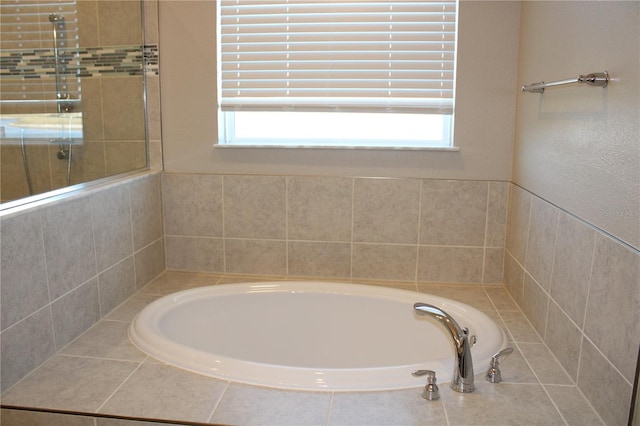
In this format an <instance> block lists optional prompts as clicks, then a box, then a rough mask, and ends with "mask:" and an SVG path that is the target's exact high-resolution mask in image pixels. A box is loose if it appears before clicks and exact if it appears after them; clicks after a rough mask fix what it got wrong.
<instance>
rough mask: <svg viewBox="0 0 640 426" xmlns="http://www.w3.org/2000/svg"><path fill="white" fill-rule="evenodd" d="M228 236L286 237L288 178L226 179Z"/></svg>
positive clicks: (234, 177)
mask: <svg viewBox="0 0 640 426" xmlns="http://www.w3.org/2000/svg"><path fill="white" fill-rule="evenodd" d="M223 182H224V235H225V237H230V238H272V239H284V238H286V178H285V177H284V176H224V180H223Z"/></svg>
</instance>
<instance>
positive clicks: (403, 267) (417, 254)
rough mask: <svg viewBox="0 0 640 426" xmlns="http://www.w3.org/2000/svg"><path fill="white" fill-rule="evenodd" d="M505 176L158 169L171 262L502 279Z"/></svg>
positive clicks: (256, 270)
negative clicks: (434, 177) (466, 177)
mask: <svg viewBox="0 0 640 426" xmlns="http://www.w3.org/2000/svg"><path fill="white" fill-rule="evenodd" d="M507 199H508V183H506V182H489V181H454V180H451V181H447V180H420V179H382V178H349V177H335V176H334V177H323V176H258V175H214V174H172V173H166V174H164V175H163V203H164V217H165V238H166V256H167V258H166V261H167V267H168V268H169V269H175V270H189V271H202V272H227V273H240V274H260V275H274V276H316V277H331V278H360V279H374V280H375V279H380V280H399V281H434V282H463V283H502V277H503V257H504V239H505V233H506V218H507Z"/></svg>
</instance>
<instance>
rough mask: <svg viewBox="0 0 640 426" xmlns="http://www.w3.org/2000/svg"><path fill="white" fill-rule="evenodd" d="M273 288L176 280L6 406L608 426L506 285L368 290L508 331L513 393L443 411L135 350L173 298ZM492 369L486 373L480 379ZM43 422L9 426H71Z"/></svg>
mask: <svg viewBox="0 0 640 426" xmlns="http://www.w3.org/2000/svg"><path fill="white" fill-rule="evenodd" d="M273 279H274V278H260V277H258V278H257V277H241V276H231V275H214V274H202V273H186V272H172V271H166V272H164V273H163V274H162V275H160V276H159V277H158V278H157V279H155V280H154V281H152V282H151V283H149V284H148V285H147V286H146V287H144V288H143V289H142V290H141V291H139V292H138V293H136V294H135V295H133V296H132V297H131V298H129V299H128V300H127V301H125V302H124V303H123V304H122V305H120V306H119V307H118V308H116V309H115V310H114V311H113V312H111V313H110V314H109V315H107V316H106V317H105V318H104V319H103V320H101V321H100V322H98V323H97V324H95V325H94V326H93V327H92V328H91V329H89V330H88V331H87V332H86V333H84V334H83V335H82V336H80V337H78V338H77V339H76V340H75V341H73V342H71V343H70V344H69V345H67V346H66V347H65V348H64V349H62V350H61V351H60V352H59V353H57V354H56V355H55V356H53V357H52V358H51V359H49V360H48V361H47V362H46V363H44V364H43V365H42V366H40V367H39V368H38V369H36V370H35V371H33V372H32V373H31V374H30V375H28V376H27V377H25V378H24V379H23V380H22V381H20V382H19V383H17V384H16V385H15V386H13V387H12V388H11V389H9V390H8V391H7V392H5V393H4V394H3V395H2V404H3V405H4V406H5V407H10V406H19V407H31V408H37V409H48V410H60V411H62V412H67V411H68V412H75V413H84V414H98V415H106V416H125V417H130V418H134V419H138V420H145V419H146V420H148V421H153V420H155V421H158V420H163V421H172V422H175V423H180V424H188V423H191V424H197V423H199V424H202V423H214V424H227V425H414V424H415V425H442V426H454V425H461V426H462V425H491V426H497V425H535V424H540V425H581V426H587V425H602V424H604V423H603V422H602V420H601V419H600V417H599V416H598V415H597V414H596V413H595V411H594V410H593V408H592V407H591V406H590V404H589V403H588V402H587V401H586V399H585V398H584V396H583V395H582V393H581V392H580V391H579V390H578V389H577V388H576V386H575V384H574V383H573V381H572V380H571V378H570V377H569V376H568V375H567V373H566V372H565V371H564V370H563V368H562V367H561V366H560V364H559V363H558V361H557V360H556V359H555V358H554V356H553V355H552V354H551V353H550V352H549V350H548V349H547V347H546V346H545V345H544V343H543V342H542V340H541V339H540V337H539V336H538V334H537V333H536V332H535V330H534V329H533V327H532V326H531V324H530V323H529V322H528V321H527V319H526V318H525V317H524V315H523V314H522V312H521V311H520V309H519V308H518V306H517V305H516V304H515V303H514V301H513V300H512V299H511V296H510V295H509V294H508V292H507V291H506V290H505V289H504V288H503V287H502V286H482V285H456V284H448V285H445V284H442V285H440V284H422V283H417V284H416V283H392V282H375V283H374V282H365V283H367V284H375V285H386V286H391V287H397V288H402V289H408V290H414V291H419V292H426V293H431V294H435V295H438V296H444V297H448V298H451V299H455V300H459V301H462V302H464V303H467V304H470V305H472V306H474V307H476V308H478V309H480V310H482V311H484V312H486V313H487V314H488V315H489V316H491V317H492V318H494V319H495V320H496V321H497V322H498V323H499V324H500V325H501V326H502V327H503V329H504V330H505V331H506V332H507V335H508V336H509V340H510V341H511V343H512V346H513V347H514V349H515V351H514V353H513V354H512V355H510V356H509V357H507V358H506V359H505V360H504V361H503V363H502V376H503V380H504V381H503V383H500V384H495V385H492V384H489V383H487V382H485V381H484V380H482V378H481V376H478V377H477V380H476V384H477V389H476V391H475V392H474V393H471V394H458V393H455V392H453V391H451V390H450V389H449V388H448V386H446V385H443V386H441V392H440V393H441V399H440V400H439V401H431V402H428V401H425V400H424V399H422V398H421V396H420V389H406V390H395V391H382V392H306V391H305V392H302V391H291V390H281V389H272V388H265V387H257V386H250V385H245V384H239V383H233V382H229V381H225V380H218V379H214V378H209V377H204V376H200V375H197V374H193V373H190V372H187V371H184V370H181V369H178V368H175V367H171V366H168V365H166V364H163V363H161V362H159V361H157V360H155V359H153V358H151V357H149V356H147V355H145V354H143V353H142V352H140V351H139V350H137V349H136V348H135V347H133V346H132V345H131V343H130V342H129V340H128V337H127V328H128V326H129V323H130V322H131V321H132V320H133V318H134V317H135V315H136V313H137V312H138V311H139V310H140V309H142V308H143V307H144V306H146V305H147V304H148V303H150V302H151V301H153V300H155V299H157V298H159V297H161V296H163V295H166V294H169V293H172V292H175V291H179V290H184V289H188V288H193V287H198V286H203V285H212V284H223V283H233V282H246V281H257V280H273ZM276 279H282V278H278V277H276ZM353 282H356V280H353ZM358 282H362V281H358ZM484 368H485V367H484V366H476V372H479V371H481V370H483V369H484ZM20 416H22V417H20ZM25 416H26V417H25ZM42 416H46V413H35V412H24V411H13V410H3V419H4V420H5V421H8V422H9V423H5V422H4V421H3V422H2V424H3V425H5V424H30V425H34V424H47V425H48V424H55V422H56V421H58V420H60V418H62V420H60V421H61V423H60V424H66V423H65V420H64V418H63V417H60V416H61V414H56V415H51V414H50V415H49V416H54V417H55V416H58V417H55V418H53V417H49V418H47V420H46V421H44V422H43V423H38V422H37V421H36V420H37V419H39V418H41V417H42ZM59 417H60V418H59ZM19 418H21V419H22V420H16V419H19ZM12 419H13V420H12ZM25 419H26V420H25ZM34 419H36V420H34ZM75 420H77V421H78V422H79V423H78V424H83V425H84V424H87V425H112V424H113V425H115V424H130V423H127V422H125V421H124V420H115V419H108V418H97V419H93V418H91V417H76V418H75ZM84 420H86V421H87V422H88V423H82V421H84ZM21 422H22V423H21ZM25 422H26V423H25ZM136 424H151V423H147V422H146V421H145V422H143V423H137V422H136Z"/></svg>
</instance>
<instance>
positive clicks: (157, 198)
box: [130, 174, 163, 250]
mask: <svg viewBox="0 0 640 426" xmlns="http://www.w3.org/2000/svg"><path fill="white" fill-rule="evenodd" d="M130 190H131V215H132V219H133V248H134V250H139V249H141V248H142V247H144V246H146V245H148V244H151V243H152V242H154V241H156V240H157V239H158V238H160V237H161V236H162V235H163V228H162V188H161V180H160V174H153V175H150V176H145V177H144V178H142V179H138V180H135V181H133V182H132V183H131V185H130Z"/></svg>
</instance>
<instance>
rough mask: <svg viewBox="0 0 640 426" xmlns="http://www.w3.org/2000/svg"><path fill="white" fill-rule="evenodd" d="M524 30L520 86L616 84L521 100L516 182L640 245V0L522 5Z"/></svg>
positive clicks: (571, 88)
mask: <svg viewBox="0 0 640 426" xmlns="http://www.w3.org/2000/svg"><path fill="white" fill-rule="evenodd" d="M520 26H521V30H520V54H519V66H518V69H519V75H518V82H519V83H520V84H529V83H533V82H537V81H540V80H544V81H554V80H562V79H565V78H570V77H575V76H577V75H578V74H586V73H590V72H596V71H604V70H607V71H609V73H610V74H611V77H612V81H611V83H610V84H609V86H608V87H607V88H605V89H601V88H594V87H582V86H566V87H562V88H553V89H548V90H547V91H546V92H545V93H544V94H542V95H539V94H531V93H520V94H519V95H518V100H517V124H516V137H515V150H514V159H513V181H514V182H515V183H516V184H518V185H520V186H522V187H524V188H526V189H527V190H529V191H531V192H533V193H535V194H536V195H538V196H540V197H542V198H544V199H546V200H548V201H550V202H552V203H555V204H556V205H558V206H559V207H561V208H563V209H565V210H568V211H569V212H571V213H573V214H575V215H577V216H579V217H580V218H582V219H584V220H586V221H587V222H590V223H591V224H593V225H595V226H597V227H600V228H602V229H603V230H605V231H607V232H609V233H611V234H613V235H614V236H616V237H617V238H620V239H622V240H623V241H625V242H627V243H629V244H631V245H632V246H634V247H636V248H639V247H640V131H639V128H640V83H639V80H640V2H639V1H587V2H573V1H547V2H538V1H526V2H523V3H522V9H521V24H520Z"/></svg>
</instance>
